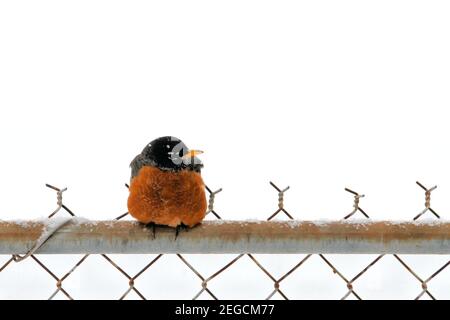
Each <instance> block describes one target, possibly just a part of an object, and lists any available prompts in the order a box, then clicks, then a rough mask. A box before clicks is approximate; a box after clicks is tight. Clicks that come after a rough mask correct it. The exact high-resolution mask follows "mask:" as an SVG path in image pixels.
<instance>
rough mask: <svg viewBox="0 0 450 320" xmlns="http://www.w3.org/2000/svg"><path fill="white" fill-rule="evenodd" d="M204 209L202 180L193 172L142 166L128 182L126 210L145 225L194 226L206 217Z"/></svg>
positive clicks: (204, 198) (204, 197)
mask: <svg viewBox="0 0 450 320" xmlns="http://www.w3.org/2000/svg"><path fill="white" fill-rule="evenodd" d="M206 206H207V203H206V195H205V185H204V183H203V179H202V177H201V175H200V174H199V173H197V172H194V171H188V170H183V171H178V172H171V171H162V170H160V169H158V168H155V167H151V166H144V167H142V168H141V169H140V170H139V173H138V175H137V176H135V177H134V178H133V179H132V180H131V183H130V195H129V197H128V211H129V213H130V214H131V215H132V216H133V217H134V218H136V219H137V220H138V221H140V222H142V223H145V224H147V223H151V222H153V223H156V224H161V225H168V226H171V227H176V226H178V225H180V224H181V223H183V224H185V225H187V226H189V227H193V226H195V225H196V224H198V223H200V222H201V221H202V220H203V218H204V217H205V213H206Z"/></svg>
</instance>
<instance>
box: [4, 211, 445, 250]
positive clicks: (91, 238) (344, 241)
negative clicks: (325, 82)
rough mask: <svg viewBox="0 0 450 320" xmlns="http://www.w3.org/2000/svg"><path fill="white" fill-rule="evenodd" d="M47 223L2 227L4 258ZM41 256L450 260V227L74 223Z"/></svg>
mask: <svg viewBox="0 0 450 320" xmlns="http://www.w3.org/2000/svg"><path fill="white" fill-rule="evenodd" d="M45 225H46V221H45V220H42V221H39V222H26V223H23V222H14V221H12V222H0V254H23V253H26V252H27V251H28V250H29V249H30V248H31V247H33V245H34V244H35V242H36V241H37V239H38V238H39V237H40V236H41V234H42V232H43V230H44V229H45ZM36 253H48V254H50V253H52V254H62V253H76V254H79V253H85V254H86V253H88V254H91V253H127V254H130V253H203V254H204V253H343V254H344V253H346V254H348V253H355V254H369V253H378V254H386V253H406V254H449V253H450V222H444V221H438V222H430V223H425V222H421V223H418V222H392V221H370V220H369V221H353V222H349V221H337V222H323V221H317V222H314V221H296V220H293V221H292V220H291V221H209V222H204V223H203V224H201V225H199V226H197V227H195V228H193V229H190V230H188V231H185V232H181V233H180V234H179V235H178V237H177V238H175V231H174V229H171V228H165V227H157V228H156V236H155V238H153V233H152V230H151V229H149V228H147V227H145V226H143V225H141V224H139V223H137V222H134V221H86V220H81V219H77V218H74V219H73V221H71V222H69V223H67V224H66V225H65V226H64V227H62V228H61V229H59V230H58V231H57V232H56V233H55V234H54V235H53V236H52V237H51V238H50V239H49V240H48V241H47V242H46V243H45V244H44V245H43V246H42V247H41V248H40V249H39V250H38V251H37V252H36Z"/></svg>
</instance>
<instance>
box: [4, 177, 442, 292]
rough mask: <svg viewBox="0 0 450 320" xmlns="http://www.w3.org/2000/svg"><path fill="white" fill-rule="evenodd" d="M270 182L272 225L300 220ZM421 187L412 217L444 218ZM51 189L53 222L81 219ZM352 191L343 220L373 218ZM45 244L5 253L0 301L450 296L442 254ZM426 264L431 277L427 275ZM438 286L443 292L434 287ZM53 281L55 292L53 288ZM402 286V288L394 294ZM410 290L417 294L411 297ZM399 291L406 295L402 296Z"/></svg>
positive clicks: (211, 197)
mask: <svg viewBox="0 0 450 320" xmlns="http://www.w3.org/2000/svg"><path fill="white" fill-rule="evenodd" d="M270 185H271V186H272V187H273V188H274V190H275V191H276V192H277V194H278V205H277V208H276V209H275V210H274V212H273V213H272V214H271V215H270V216H269V217H268V218H267V221H270V220H272V219H279V218H284V219H289V220H294V215H292V214H291V213H290V212H289V211H288V210H287V209H286V208H285V206H284V197H285V195H286V193H287V191H288V190H289V187H286V188H280V187H278V186H277V185H276V184H274V183H273V182H270ZM417 185H418V186H419V187H420V188H422V189H423V190H424V192H425V207H424V209H423V210H422V211H420V213H419V214H417V215H416V216H415V217H414V218H413V220H417V219H421V218H422V217H424V216H427V215H430V217H431V216H432V217H434V218H436V219H440V215H439V214H438V213H437V212H436V211H435V210H434V209H433V208H432V207H431V192H432V191H433V190H435V189H436V186H434V187H432V188H427V187H425V186H424V185H423V184H421V183H420V182H417ZM126 186H127V185H126ZM47 187H49V188H51V189H53V190H54V191H56V195H57V208H56V209H55V210H54V211H53V212H52V213H51V214H50V215H49V218H53V217H56V216H61V215H69V216H72V217H75V216H76V214H75V213H74V212H73V211H72V210H71V209H69V207H68V206H66V204H65V203H64V202H63V193H64V192H65V191H66V190H67V188H64V189H59V188H57V187H54V186H51V185H47ZM127 187H128V186H127ZM206 190H207V191H208V194H209V205H208V216H207V217H208V219H222V216H223V215H222V214H221V213H220V214H219V213H218V212H217V211H216V209H215V208H214V199H215V197H216V196H217V195H218V194H219V193H220V192H221V191H222V189H218V190H216V191H212V189H210V188H209V187H208V186H206ZM345 190H346V191H347V192H348V193H350V194H351V195H352V196H353V209H352V210H351V212H350V213H348V214H346V215H344V216H343V219H344V220H347V219H352V218H354V217H359V218H363V219H370V217H369V215H368V214H367V213H366V211H365V210H364V209H363V208H362V207H361V204H360V202H361V199H362V198H363V197H364V195H363V194H359V193H358V192H355V191H353V190H351V189H348V188H346V189H345ZM121 219H129V216H128V213H123V214H121V215H120V216H118V217H116V218H115V220H121ZM49 236H50V235H49ZM41 240H42V241H41V243H37V244H36V246H35V247H34V248H32V249H31V250H30V251H29V252H28V253H27V254H25V255H22V256H21V255H12V256H5V255H1V256H0V299H22V298H33V299H46V298H48V299H58V298H59V299H61V298H62V299H94V298H95V299H143V300H145V299H167V298H174V299H190V298H192V299H235V298H236V299H239V298H250V299H286V300H287V299H308V298H328V299H351V298H353V299H363V298H369V299H371V298H393V299H395V298H399V299H405V298H413V299H421V298H429V299H437V298H443V299H448V298H450V294H449V293H450V281H449V280H450V277H449V276H448V275H445V276H443V275H444V274H445V270H447V271H448V269H447V267H448V265H449V264H450V260H448V257H446V256H443V255H442V256H434V257H437V258H438V259H437V263H439V265H438V266H437V267H433V270H432V271H429V267H430V266H432V265H434V264H435V262H433V263H430V261H431V260H433V259H430V257H433V256H429V255H427V256H415V257H413V258H411V257H404V256H403V255H398V254H393V255H390V254H389V255H386V254H380V255H376V256H373V255H363V259H362V260H363V262H362V265H361V255H359V256H357V255H352V252H351V250H349V252H348V253H346V254H345V255H338V256H336V255H325V254H322V253H316V252H312V253H310V254H306V255H297V254H291V255H279V254H277V252H271V254H268V255H263V254H258V255H256V254H251V253H248V254H247V253H246V254H237V255H216V254H209V255H193V254H170V255H169V254H156V255H151V254H149V255H134V254H125V255H110V254H95V255H94V254H85V255H81V256H80V255H45V254H36V252H38V249H39V247H40V245H42V244H43V243H45V241H46V239H41ZM418 258H420V259H419V260H420V261H422V262H420V261H419V260H417V259H418ZM386 260H390V263H389V268H392V266H393V263H394V264H396V266H397V268H396V271H395V272H390V271H389V268H386V267H383V268H381V269H379V270H378V271H377V273H376V274H375V276H374V274H373V272H372V271H373V270H374V269H375V268H376V267H377V266H379V265H380V264H383V261H386ZM336 261H337V262H336ZM418 261H419V262H418ZM308 265H309V267H308ZM360 265H361V266H360ZM423 265H426V267H427V268H425V269H426V270H427V271H428V274H424V271H423V270H422V269H423V268H422V266H423ZM398 267H400V268H398ZM417 269H420V270H419V271H418V270H417ZM380 270H381V272H380ZM371 272H372V278H371V275H370V273H371ZM447 273H448V272H447ZM330 274H331V275H332V278H330ZM349 274H353V275H349ZM383 278H385V279H384V280H383ZM406 278H408V279H407V280H405V279H406ZM437 278H440V280H436V279H437ZM221 279H224V280H221ZM324 282H333V285H332V286H331V287H329V286H326V285H324ZM363 282H364V283H365V285H363V284H362V283H363ZM437 282H439V287H438V288H437V289H436V290H437V291H438V292H439V294H438V295H436V294H434V293H432V292H431V289H430V287H432V284H435V283H437ZM380 283H381V285H379V284H380ZM405 283H407V284H405ZM51 284H53V286H54V287H53V289H50V288H51ZM359 284H361V285H360V287H361V288H360V289H358V285H359ZM386 284H389V285H386ZM397 284H398V288H397V289H398V290H397V291H396V290H392V288H395V287H396V285H397ZM55 287H56V288H55ZM388 287H389V288H390V289H388ZM373 288H375V291H377V290H378V295H376V296H373V295H371V294H370V290H371V289H373ZM389 290H390V291H389ZM411 290H416V291H417V292H415V293H411ZM47 291H49V292H47ZM387 291H389V292H387ZM393 292H394V295H393ZM395 292H397V293H400V294H399V295H398V296H395ZM383 293H388V294H386V295H384V294H383Z"/></svg>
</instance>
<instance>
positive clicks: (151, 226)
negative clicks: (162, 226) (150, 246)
mask: <svg viewBox="0 0 450 320" xmlns="http://www.w3.org/2000/svg"><path fill="white" fill-rule="evenodd" d="M145 226H146V227H147V228H151V229H152V238H153V240H155V239H156V223H154V222H150V223H147V224H146V225H145Z"/></svg>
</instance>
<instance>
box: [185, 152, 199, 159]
mask: <svg viewBox="0 0 450 320" xmlns="http://www.w3.org/2000/svg"><path fill="white" fill-rule="evenodd" d="M202 153H203V151H201V150H189V151H188V152H187V153H186V154H185V155H184V156H183V157H182V158H183V159H190V158H193V157H195V156H197V155H199V154H202Z"/></svg>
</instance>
